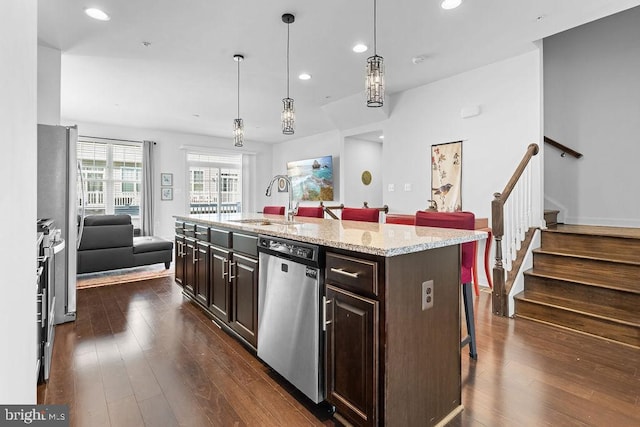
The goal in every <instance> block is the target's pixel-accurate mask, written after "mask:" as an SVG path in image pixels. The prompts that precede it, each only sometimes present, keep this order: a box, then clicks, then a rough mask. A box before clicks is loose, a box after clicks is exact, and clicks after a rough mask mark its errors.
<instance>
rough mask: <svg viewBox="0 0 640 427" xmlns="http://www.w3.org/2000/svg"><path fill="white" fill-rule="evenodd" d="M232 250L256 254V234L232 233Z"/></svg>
mask: <svg viewBox="0 0 640 427" xmlns="http://www.w3.org/2000/svg"><path fill="white" fill-rule="evenodd" d="M233 250H234V251H235V252H243V253H245V254H247V255H253V256H258V236H251V235H248V234H241V233H233Z"/></svg>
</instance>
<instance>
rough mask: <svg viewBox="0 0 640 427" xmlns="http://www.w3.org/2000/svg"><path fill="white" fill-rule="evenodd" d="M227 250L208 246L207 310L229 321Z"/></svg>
mask: <svg viewBox="0 0 640 427" xmlns="http://www.w3.org/2000/svg"><path fill="white" fill-rule="evenodd" d="M229 297H230V295H229V251H227V250H224V249H220V248H217V247H215V246H211V247H210V248H209V310H210V311H211V312H212V313H213V314H215V315H216V317H218V318H219V319H220V320H222V321H224V322H225V323H226V322H228V321H229Z"/></svg>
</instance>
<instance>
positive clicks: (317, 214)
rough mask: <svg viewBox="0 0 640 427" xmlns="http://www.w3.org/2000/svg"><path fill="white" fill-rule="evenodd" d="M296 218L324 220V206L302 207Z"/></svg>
mask: <svg viewBox="0 0 640 427" xmlns="http://www.w3.org/2000/svg"><path fill="white" fill-rule="evenodd" d="M296 216H304V217H307V218H324V208H323V207H322V206H300V207H298V212H297V213H296Z"/></svg>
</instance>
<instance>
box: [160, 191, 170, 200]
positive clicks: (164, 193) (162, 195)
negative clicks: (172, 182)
mask: <svg viewBox="0 0 640 427" xmlns="http://www.w3.org/2000/svg"><path fill="white" fill-rule="evenodd" d="M160 191H161V193H160V200H173V188H162V189H160Z"/></svg>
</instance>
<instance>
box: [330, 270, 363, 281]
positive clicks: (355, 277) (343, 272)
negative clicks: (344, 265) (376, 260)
mask: <svg viewBox="0 0 640 427" xmlns="http://www.w3.org/2000/svg"><path fill="white" fill-rule="evenodd" d="M331 272H332V273H338V274H342V275H343V276H347V277H351V278H353V279H357V278H358V276H359V273H351V272H349V271H344V270H343V269H341V268H331Z"/></svg>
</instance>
